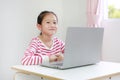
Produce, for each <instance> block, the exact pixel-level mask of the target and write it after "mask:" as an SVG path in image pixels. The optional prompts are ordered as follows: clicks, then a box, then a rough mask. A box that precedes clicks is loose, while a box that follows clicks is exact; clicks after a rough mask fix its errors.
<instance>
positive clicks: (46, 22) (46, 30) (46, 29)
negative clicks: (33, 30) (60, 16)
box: [38, 14, 58, 36]
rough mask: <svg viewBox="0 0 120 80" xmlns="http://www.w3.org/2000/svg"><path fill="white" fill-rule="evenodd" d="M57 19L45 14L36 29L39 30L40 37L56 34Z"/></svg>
mask: <svg viewBox="0 0 120 80" xmlns="http://www.w3.org/2000/svg"><path fill="white" fill-rule="evenodd" d="M57 27H58V24H57V18H56V16H55V15H53V14H47V15H46V16H45V17H44V18H43V21H42V23H41V25H40V24H39V26H38V29H39V30H41V32H42V35H44V34H45V35H49V36H52V35H54V34H55V33H56V31H57Z"/></svg>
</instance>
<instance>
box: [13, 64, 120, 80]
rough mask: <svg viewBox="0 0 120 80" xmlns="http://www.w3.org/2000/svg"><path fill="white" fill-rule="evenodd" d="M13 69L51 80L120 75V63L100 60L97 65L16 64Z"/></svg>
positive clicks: (87, 78) (92, 79)
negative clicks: (73, 66) (43, 65)
mask: <svg viewBox="0 0 120 80" xmlns="http://www.w3.org/2000/svg"><path fill="white" fill-rule="evenodd" d="M12 69H14V70H17V72H21V73H26V74H33V75H37V76H41V77H45V78H48V79H50V80H61V79H62V80H63V79H64V80H99V79H100V80H101V79H102V80H103V79H104V78H109V77H113V76H116V75H120V63H113V62H100V63H98V64H96V65H90V66H84V67H78V68H72V69H67V70H58V69H52V68H47V67H41V66H34V65H33V66H23V65H15V66H12Z"/></svg>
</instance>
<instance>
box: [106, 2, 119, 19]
mask: <svg viewBox="0 0 120 80" xmlns="http://www.w3.org/2000/svg"><path fill="white" fill-rule="evenodd" d="M107 1H108V2H107V3H108V18H120V0H107Z"/></svg>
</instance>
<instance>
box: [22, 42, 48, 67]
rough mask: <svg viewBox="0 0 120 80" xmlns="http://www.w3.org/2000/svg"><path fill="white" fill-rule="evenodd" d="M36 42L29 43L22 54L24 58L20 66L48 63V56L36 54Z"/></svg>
mask: <svg viewBox="0 0 120 80" xmlns="http://www.w3.org/2000/svg"><path fill="white" fill-rule="evenodd" d="M37 42H38V41H37V40H32V41H31V43H30V45H29V47H28V48H27V49H26V51H25V53H24V57H23V58H22V60H21V63H22V65H40V64H48V63H49V56H47V55H42V54H40V53H37V49H38V43H37Z"/></svg>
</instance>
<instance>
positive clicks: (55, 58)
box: [49, 55, 57, 62]
mask: <svg viewBox="0 0 120 80" xmlns="http://www.w3.org/2000/svg"><path fill="white" fill-rule="evenodd" d="M49 60H50V62H55V61H57V56H56V55H50V57H49Z"/></svg>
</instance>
